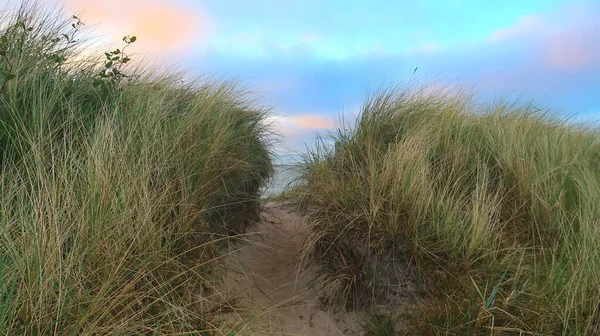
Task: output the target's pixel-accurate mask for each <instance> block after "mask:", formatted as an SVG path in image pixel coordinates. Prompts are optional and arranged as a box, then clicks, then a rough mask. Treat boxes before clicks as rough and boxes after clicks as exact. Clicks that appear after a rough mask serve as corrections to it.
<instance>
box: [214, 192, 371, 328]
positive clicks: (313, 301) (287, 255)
mask: <svg viewBox="0 0 600 336" xmlns="http://www.w3.org/2000/svg"><path fill="white" fill-rule="evenodd" d="M301 224H302V223H301V217H300V216H299V215H298V214H297V213H296V212H295V211H294V210H293V208H292V207H291V206H290V205H289V204H286V203H267V204H266V205H265V207H264V210H263V212H262V214H261V221H260V223H258V224H257V225H256V226H254V227H253V228H251V229H250V232H249V234H248V236H247V239H248V240H249V243H248V244H246V245H244V246H241V248H242V249H241V250H240V251H239V252H236V253H235V254H234V255H232V257H231V258H230V262H231V263H234V264H237V266H238V267H237V268H238V269H239V271H232V272H230V273H229V274H228V275H227V276H226V279H225V285H226V288H227V291H226V293H225V294H226V295H227V297H228V298H234V299H233V300H231V299H230V301H233V302H234V303H233V304H232V306H233V307H234V308H235V311H234V312H232V313H229V314H227V315H226V316H225V320H226V321H228V323H229V324H230V325H231V324H232V323H238V325H237V328H236V329H235V333H234V335H311V336H320V335H359V334H360V332H359V330H360V329H361V328H360V326H359V325H358V321H357V315H356V314H354V313H342V312H336V311H334V310H333V309H332V308H329V307H327V306H325V305H324V304H322V303H321V301H320V299H319V296H318V295H317V292H316V290H315V289H314V286H313V284H314V283H315V281H318V266H316V265H309V266H308V267H305V268H303V269H299V267H298V266H299V262H300V250H301V246H302V244H303V240H304V239H305V232H304V231H303V226H302V225H301ZM234 268H236V267H235V265H234ZM257 314H258V315H257ZM243 320H245V321H246V322H247V323H239V322H240V321H243ZM226 323H227V322H226Z"/></svg>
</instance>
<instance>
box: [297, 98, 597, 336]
mask: <svg viewBox="0 0 600 336" xmlns="http://www.w3.org/2000/svg"><path fill="white" fill-rule="evenodd" d="M599 135H600V134H599V132H598V130H596V129H593V128H590V127H585V126H583V125H577V124H574V123H569V122H566V121H564V120H561V119H559V118H557V117H555V116H554V115H553V114H552V113H551V112H549V111H543V110H540V109H538V108H537V107H536V106H534V105H532V104H520V103H507V102H502V101H496V102H493V103H482V102H478V101H477V100H476V99H474V98H473V97H472V96H470V95H467V94H463V93H449V92H448V91H444V90H441V91H439V92H436V93H432V92H430V91H428V90H419V89H418V88H415V87H406V88H395V89H390V90H386V91H380V92H378V93H377V94H375V95H373V96H372V97H371V98H369V99H368V100H367V101H366V102H365V103H364V105H363V107H362V110H361V114H360V116H359V117H358V119H357V121H356V124H355V125H354V127H351V128H350V129H349V130H347V131H338V133H336V134H333V135H332V136H333V140H334V141H335V146H334V147H333V148H332V147H328V146H326V145H325V144H324V142H320V143H319V144H318V145H317V146H316V147H315V148H314V149H312V150H311V151H310V152H309V153H308V154H307V155H306V157H305V164H304V167H303V179H304V181H305V182H304V185H302V186H301V187H299V188H298V189H297V190H296V193H295V195H296V199H297V200H298V201H299V202H300V205H301V207H302V209H303V210H304V212H305V214H306V218H307V223H308V224H309V225H310V230H311V232H312V239H311V244H309V245H308V246H307V247H306V248H307V251H306V252H307V253H317V255H318V257H319V258H320V260H321V262H322V263H323V265H324V267H325V268H326V269H327V270H328V271H329V272H328V279H327V282H326V283H325V286H324V288H325V294H326V296H327V297H328V298H329V299H331V300H332V301H334V302H340V303H346V304H349V305H363V304H367V305H368V304H371V305H374V304H376V303H377V300H378V297H377V296H378V293H381V291H380V288H378V287H377V286H379V284H378V281H379V280H381V279H377V277H376V276H375V274H376V269H377V268H378V267H379V266H380V265H377V264H376V263H377V261H379V262H380V263H381V260H382V258H381V257H382V256H385V255H389V254H390V253H392V254H393V253H395V254H396V255H399V254H406V255H408V256H409V259H410V263H409V264H410V265H412V266H411V267H414V269H415V272H416V276H417V281H416V282H417V283H420V284H423V289H422V291H423V292H424V296H423V297H421V300H420V302H421V303H420V304H418V305H416V306H414V307H411V308H410V309H409V311H411V312H412V313H411V314H410V315H411V318H412V319H411V323H410V327H409V331H408V334H424V335H432V334H451V335H467V334H482V335H491V334H494V335H497V334H517V335H518V334H522V335H527V334H529V335H597V334H598V333H600V311H599V310H600V305H599V302H600V293H599V291H600V249H599V248H598V247H599V246H600V231H599V228H600V222H599V220H600V207H599V206H598V204H600V169H599V168H600V142H599ZM386 260H387V259H386ZM384 262H385V261H384ZM398 265H401V264H398ZM400 267H401V266H400ZM388 285H390V284H388ZM401 290H402V289H401Z"/></svg>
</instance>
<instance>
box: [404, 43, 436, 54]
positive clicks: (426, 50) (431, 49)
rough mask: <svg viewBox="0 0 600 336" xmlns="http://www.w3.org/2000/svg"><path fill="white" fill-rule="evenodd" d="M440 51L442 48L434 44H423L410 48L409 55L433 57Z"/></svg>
mask: <svg viewBox="0 0 600 336" xmlns="http://www.w3.org/2000/svg"><path fill="white" fill-rule="evenodd" d="M441 51H442V47H441V46H440V45H439V44H438V43H436V42H431V41H430V42H425V43H422V44H420V45H418V46H416V47H415V48H412V49H411V50H410V51H409V53H410V54H415V55H434V54H437V53H439V52H441Z"/></svg>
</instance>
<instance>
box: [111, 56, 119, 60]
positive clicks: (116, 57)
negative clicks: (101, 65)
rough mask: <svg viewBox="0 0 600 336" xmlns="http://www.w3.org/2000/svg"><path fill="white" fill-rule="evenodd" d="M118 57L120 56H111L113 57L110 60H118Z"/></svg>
mask: <svg viewBox="0 0 600 336" xmlns="http://www.w3.org/2000/svg"><path fill="white" fill-rule="evenodd" d="M119 58H121V56H115V57H113V58H112V60H113V61H118V60H119Z"/></svg>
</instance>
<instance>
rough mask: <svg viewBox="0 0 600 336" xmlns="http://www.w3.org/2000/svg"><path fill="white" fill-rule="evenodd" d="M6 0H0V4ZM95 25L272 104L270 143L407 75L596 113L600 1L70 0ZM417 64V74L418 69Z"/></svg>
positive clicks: (298, 138) (336, 114)
mask: <svg viewBox="0 0 600 336" xmlns="http://www.w3.org/2000/svg"><path fill="white" fill-rule="evenodd" d="M3 1H5V0H0V4H1V3H2V2H3ZM63 4H64V10H65V12H66V13H67V14H72V13H77V14H80V16H81V17H82V19H83V21H84V22H86V23H87V24H88V26H90V25H91V26H93V27H94V31H95V32H97V33H98V34H100V35H104V36H107V37H108V38H109V40H111V41H114V43H117V42H118V41H119V40H120V38H121V37H122V36H123V35H125V34H133V35H136V36H137V37H138V42H136V48H138V49H136V50H137V51H138V52H140V53H148V54H150V55H156V57H157V59H158V60H159V62H163V63H165V64H174V63H176V64H177V65H178V66H179V67H182V68H186V69H189V71H190V72H191V73H192V74H198V75H199V74H210V75H218V76H223V77H227V78H233V79H237V80H238V81H239V82H241V83H242V84H244V85H245V86H246V87H248V88H249V89H250V90H252V91H253V92H254V93H255V94H256V95H257V96H258V97H260V99H261V101H262V102H263V103H264V104H265V105H269V106H272V107H273V117H272V118H271V120H273V121H276V127H277V129H278V131H279V132H280V133H281V134H282V136H283V138H282V142H281V144H279V145H277V150H278V152H279V153H281V154H283V153H288V152H294V151H302V150H303V148H304V146H305V145H308V146H310V145H311V144H312V143H313V140H314V137H315V134H316V133H321V134H326V133H327V132H328V130H333V129H334V128H335V127H336V126H339V119H340V117H341V116H346V117H348V118H352V115H354V114H356V112H357V111H358V109H359V107H360V104H361V102H363V101H364V99H365V97H366V95H367V92H372V91H374V90H376V89H378V88H380V87H382V86H389V85H393V84H402V83H407V82H411V81H419V82H421V83H424V84H427V83H439V82H443V83H445V84H444V85H446V86H447V87H450V88H451V87H453V86H456V87H469V88H474V89H475V90H476V91H477V92H478V93H480V94H481V95H482V96H484V97H489V98H494V97H508V98H515V97H520V98H521V99H523V100H535V101H536V102H537V103H538V104H540V105H542V106H544V107H549V108H553V109H554V110H555V111H557V112H559V113H560V114H561V115H562V116H565V117H573V118H575V119H578V120H581V119H584V120H587V119H590V120H596V119H600V0H594V1H592V0H572V1H565V0H545V1H543V0H527V1H523V0H502V1H480V0H414V1H400V0H369V1H365V0H252V1H250V0H170V1H167V0H126V1H124V0H104V1H100V0H66V2H64V3H63ZM415 69H417V70H416V72H415Z"/></svg>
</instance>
